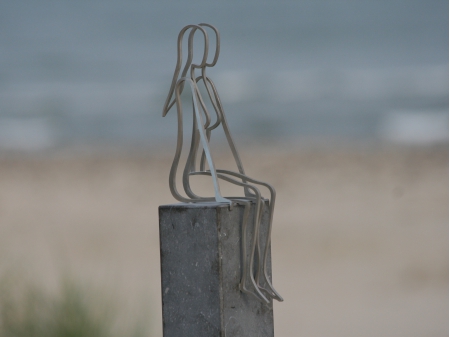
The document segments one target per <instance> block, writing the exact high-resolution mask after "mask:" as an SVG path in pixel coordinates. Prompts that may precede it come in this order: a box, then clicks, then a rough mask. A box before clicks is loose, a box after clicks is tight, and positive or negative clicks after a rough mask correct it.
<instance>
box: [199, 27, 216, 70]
mask: <svg viewBox="0 0 450 337" xmlns="http://www.w3.org/2000/svg"><path fill="white" fill-rule="evenodd" d="M198 25H199V26H201V27H208V28H210V29H211V30H212V31H213V32H214V35H215V37H216V50H215V53H214V57H213V60H212V61H211V62H209V63H208V62H206V63H205V66H206V67H214V65H215V64H216V63H217V59H218V58H219V53H220V35H219V31H218V30H217V28H216V27H214V26H213V25H210V24H209V23H199V24H198ZM208 47H209V45H208Z"/></svg>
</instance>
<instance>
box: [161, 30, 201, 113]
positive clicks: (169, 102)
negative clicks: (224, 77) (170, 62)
mask: <svg viewBox="0 0 450 337" xmlns="http://www.w3.org/2000/svg"><path fill="white" fill-rule="evenodd" d="M187 31H190V32H189V37H188V55H187V59H186V63H185V65H184V67H183V71H182V73H181V76H180V77H179V74H180V70H181V67H182V63H183V38H184V34H185V33H186V32H187ZM197 31H200V32H201V33H202V35H203V56H202V59H201V62H200V63H199V64H194V63H193V62H192V61H193V58H194V36H195V33H196V32H197ZM208 47H209V40H208V34H207V32H206V30H205V29H204V28H203V27H201V26H199V25H187V26H185V27H184V28H183V29H182V30H181V31H180V33H179V34H178V41H177V52H178V55H177V65H176V67H175V72H174V75H173V79H172V84H171V86H170V89H169V94H168V96H167V99H166V102H165V104H164V108H163V117H164V116H165V115H166V114H167V113H168V112H169V110H170V109H171V107H172V106H173V104H174V103H175V99H173V100H172V97H173V94H174V90H175V86H176V83H177V82H178V80H179V79H180V78H182V77H186V74H187V72H188V71H189V69H190V68H202V67H204V66H206V64H207V63H206V61H207V58H208Z"/></svg>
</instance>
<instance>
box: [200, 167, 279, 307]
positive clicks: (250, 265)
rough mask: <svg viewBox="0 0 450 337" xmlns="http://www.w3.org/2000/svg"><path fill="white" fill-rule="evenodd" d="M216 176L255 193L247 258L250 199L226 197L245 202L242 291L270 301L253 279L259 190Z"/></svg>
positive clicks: (267, 301)
mask: <svg viewBox="0 0 450 337" xmlns="http://www.w3.org/2000/svg"><path fill="white" fill-rule="evenodd" d="M191 175H211V172H210V171H206V172H192V173H191ZM217 178H219V179H222V180H225V181H228V182H230V183H232V184H235V185H238V186H242V187H246V188H248V189H250V190H252V191H253V192H254V194H255V199H254V200H255V203H256V208H255V214H254V221H253V237H252V241H251V248H250V257H249V259H248V260H247V250H246V247H245V245H246V241H247V240H246V237H247V234H246V232H247V227H248V221H246V217H248V212H249V210H250V202H251V201H247V200H243V199H247V198H244V197H242V198H240V197H237V198H228V199H232V200H233V201H234V202H238V203H239V202H241V203H243V204H244V205H245V204H246V203H247V206H246V207H247V210H246V209H244V221H243V225H242V245H243V246H242V247H243V260H246V261H245V262H244V263H243V269H245V272H243V275H242V279H241V284H240V287H241V290H242V291H243V292H247V293H249V294H252V295H254V296H255V297H257V298H258V299H262V300H263V301H264V302H265V303H270V301H269V300H268V299H267V297H266V296H264V294H263V293H262V292H261V290H260V289H259V287H258V285H257V284H256V281H255V277H254V275H253V274H254V258H255V250H256V247H257V243H258V247H259V242H258V241H259V226H260V223H261V222H260V221H261V201H262V200H261V193H260V192H259V190H258V189H257V188H256V187H255V186H253V185H250V184H246V183H242V182H240V181H238V180H235V179H232V178H230V177H228V176H225V175H223V174H217ZM258 259H259V260H260V253H259V254H258ZM248 277H250V282H251V284H252V285H253V288H254V290H255V292H256V293H255V292H254V291H251V290H249V289H248V288H247V287H246V283H247V280H248Z"/></svg>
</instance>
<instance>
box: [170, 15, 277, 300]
mask: <svg viewBox="0 0 450 337" xmlns="http://www.w3.org/2000/svg"><path fill="white" fill-rule="evenodd" d="M207 30H212V31H213V32H214V35H215V39H216V48H215V51H214V56H213V58H212V61H211V62H208V53H209V37H208V33H207ZM187 32H189V37H188V55H187V59H186V63H185V65H184V67H183V70H182V71H181V69H182V60H183V57H182V50H183V38H184V35H185V34H186V33H187ZM198 32H200V34H201V35H202V37H203V39H202V40H203V46H204V49H203V57H202V60H201V62H200V63H199V64H195V63H193V57H194V50H193V49H194V47H193V46H194V35H195V34H196V33H198ZM177 51H178V57H177V64H176V67H175V72H174V75H173V79H172V84H171V86H170V89H169V94H168V96H167V99H166V101H165V104H164V108H163V114H162V115H163V117H164V116H166V115H167V113H168V112H169V111H170V110H171V109H172V107H173V106H174V105H176V109H177V116H178V135H177V146H176V151H175V157H174V160H173V163H172V167H171V169H170V174H169V187H170V191H171V193H172V195H173V196H174V198H175V199H177V200H178V201H181V202H188V203H196V202H205V201H206V202H208V201H216V202H219V203H226V204H228V206H229V207H230V209H231V208H232V207H233V205H243V206H244V216H243V222H242V234H241V235H242V239H241V245H242V248H241V249H242V256H243V257H242V264H243V266H242V275H241V281H240V284H239V288H240V290H241V291H242V292H245V293H249V294H251V295H253V296H255V297H256V298H257V299H259V300H262V301H263V302H265V303H270V301H269V300H268V298H267V297H271V298H273V299H276V300H278V301H283V298H282V297H281V296H280V295H279V294H278V292H277V291H276V290H275V289H274V287H273V286H272V283H271V281H270V279H269V276H268V271H267V263H268V262H267V260H268V253H269V246H270V240H271V230H272V219H273V212H274V206H275V196H276V193H275V189H274V188H273V187H272V186H271V185H269V184H267V183H265V182H262V181H258V180H256V179H253V178H251V177H249V176H248V175H246V174H245V171H244V166H243V165H242V161H241V159H240V157H239V154H238V152H237V149H236V146H235V144H234V141H233V138H232V137H231V133H230V130H229V127H228V123H227V120H226V118H225V112H224V110H223V106H222V103H221V101H220V97H219V94H218V92H217V89H216V86H215V84H214V82H213V81H212V80H211V78H210V77H208V76H207V75H206V69H207V68H210V67H213V66H214V65H215V64H216V63H217V60H218V58H219V53H220V35H219V32H218V30H217V29H216V28H215V27H214V26H212V25H210V24H207V23H200V24H198V25H187V26H185V27H184V28H183V29H182V30H181V31H180V33H179V35H178V41H177ZM196 70H199V71H200V75H198V76H196ZM180 71H181V75H180ZM199 83H202V84H203V86H204V88H205V89H206V92H207V96H208V98H209V100H210V102H211V105H212V107H213V109H214V112H215V114H216V117H217V120H216V121H215V122H214V123H211V115H210V113H209V111H208V109H207V107H206V104H205V101H204V99H203V97H202V95H201V93H200V90H199V87H198V84H199ZM185 87H189V89H190V94H191V95H192V106H193V130H192V139H191V145H190V149H189V154H188V157H187V161H186V165H185V167H184V170H183V176H182V184H183V190H184V192H185V194H186V196H183V195H181V194H180V193H179V191H178V188H177V184H176V175H177V171H178V166H179V162H180V157H181V151H182V148H183V107H182V102H181V93H182V92H183V90H184V89H185ZM219 126H222V128H223V131H224V133H225V136H226V139H227V142H228V146H229V147H230V149H231V152H232V155H233V158H234V161H235V163H236V166H237V168H238V172H234V171H230V170H221V169H216V167H215V165H214V162H213V158H212V156H211V152H210V146H209V142H210V139H211V133H212V131H213V130H214V129H216V128H217V127H219ZM200 145H201V147H202V153H201V156H200V160H198V157H199V156H198V154H199V152H198V151H199V149H200ZM198 161H199V169H198V170H197V168H196V167H197V165H196V164H197V162H198ZM206 163H207V164H208V168H209V169H206V168H205V164H206ZM196 175H204V176H210V177H211V178H212V182H213V186H214V194H215V195H214V197H201V196H198V195H196V194H195V193H194V192H193V191H192V189H191V186H190V181H189V178H190V177H191V176H196ZM219 179H220V180H223V181H226V182H228V183H231V184H234V185H237V186H241V187H243V189H244V196H235V197H226V198H225V197H223V196H222V195H221V193H220V188H219ZM257 186H263V187H265V188H267V189H268V190H269V194H270V198H269V227H268V232H267V237H266V242H265V246H264V252H263V253H261V249H260V238H259V236H260V235H259V228H260V224H261V220H262V214H263V210H264V205H265V199H264V198H263V197H262V195H261V192H260V190H259V188H258V187H257ZM252 203H254V204H255V216H254V219H253V226H254V230H253V236H252V238H251V251H250V252H249V258H248V259H247V258H246V257H247V251H246V240H247V238H246V232H247V226H248V217H249V213H250V207H251V204H252ZM255 255H256V257H257V261H258V264H257V266H256V268H255V266H254V264H255ZM255 269H256V271H255ZM249 282H250V285H251V287H250V288H249V287H248V286H247V284H248V283H249ZM262 282H264V284H265V285H266V286H264V285H263V284H262Z"/></svg>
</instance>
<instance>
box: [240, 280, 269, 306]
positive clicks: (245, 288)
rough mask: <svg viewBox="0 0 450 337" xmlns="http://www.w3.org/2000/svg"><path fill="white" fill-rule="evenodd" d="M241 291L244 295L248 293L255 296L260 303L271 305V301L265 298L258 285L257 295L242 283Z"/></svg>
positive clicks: (256, 288)
mask: <svg viewBox="0 0 450 337" xmlns="http://www.w3.org/2000/svg"><path fill="white" fill-rule="evenodd" d="M239 289H240V290H241V291H242V292H243V293H247V294H250V295H252V296H254V297H255V298H256V299H257V300H258V301H261V300H262V301H263V302H264V303H266V304H270V301H269V300H268V299H267V297H266V296H264V294H263V293H262V292H261V291H260V290H259V288H258V287H256V284H255V290H256V291H257V292H256V293H255V292H253V291H251V290H250V289H248V288H247V287H246V286H245V285H243V283H242V282H241V283H240V285H239Z"/></svg>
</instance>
